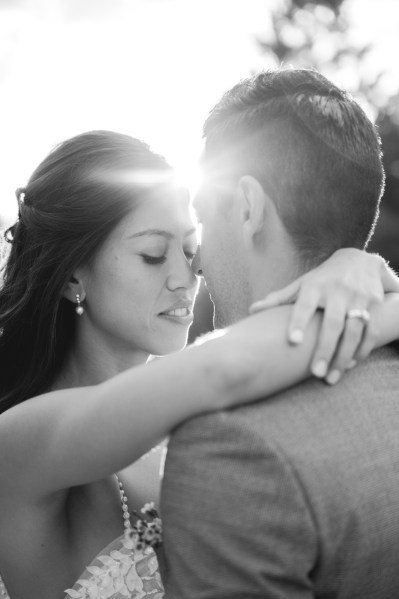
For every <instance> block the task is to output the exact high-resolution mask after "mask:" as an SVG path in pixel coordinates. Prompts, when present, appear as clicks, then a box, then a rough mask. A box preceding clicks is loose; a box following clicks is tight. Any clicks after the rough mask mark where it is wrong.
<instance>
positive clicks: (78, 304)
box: [75, 293, 85, 316]
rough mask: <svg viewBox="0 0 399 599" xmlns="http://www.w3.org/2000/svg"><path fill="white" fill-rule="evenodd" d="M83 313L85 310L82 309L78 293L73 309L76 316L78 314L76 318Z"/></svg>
mask: <svg viewBox="0 0 399 599" xmlns="http://www.w3.org/2000/svg"><path fill="white" fill-rule="evenodd" d="M84 311H85V309H84V308H83V306H82V304H81V301H80V295H79V293H77V294H76V308H75V312H76V314H78V316H82V314H83V312H84Z"/></svg>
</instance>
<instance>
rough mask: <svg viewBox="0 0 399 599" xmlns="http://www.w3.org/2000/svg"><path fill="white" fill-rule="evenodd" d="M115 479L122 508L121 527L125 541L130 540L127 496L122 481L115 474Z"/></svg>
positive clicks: (131, 529) (130, 529)
mask: <svg viewBox="0 0 399 599" xmlns="http://www.w3.org/2000/svg"><path fill="white" fill-rule="evenodd" d="M115 478H116V480H117V483H118V487H119V495H120V498H121V506H122V515H123V526H124V535H125V539H131V537H132V532H133V527H132V524H131V522H130V512H129V505H128V501H127V496H126V493H125V489H124V487H123V484H122V481H121V480H120V478H119V476H118V475H117V474H115Z"/></svg>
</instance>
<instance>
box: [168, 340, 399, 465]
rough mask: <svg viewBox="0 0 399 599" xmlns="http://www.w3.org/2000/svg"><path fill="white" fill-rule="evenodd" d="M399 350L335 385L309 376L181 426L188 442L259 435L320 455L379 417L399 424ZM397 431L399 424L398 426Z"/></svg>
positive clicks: (386, 351) (379, 353)
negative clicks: (293, 383)
mask: <svg viewBox="0 0 399 599" xmlns="http://www.w3.org/2000/svg"><path fill="white" fill-rule="evenodd" d="M398 388H399V351H398V350H397V349H395V348H394V347H392V346H389V347H384V348H382V349H379V350H376V351H375V352H373V353H372V355H371V356H370V357H369V358H368V359H367V360H365V361H363V362H362V363H360V364H359V365H358V366H357V367H356V368H355V369H353V370H351V371H350V372H348V373H346V374H345V376H344V377H343V379H342V380H341V381H340V383H338V384H337V385H335V386H333V387H331V386H328V385H326V384H325V383H324V382H322V381H320V380H318V379H314V378H311V379H308V380H307V381H304V382H303V383H300V384H298V385H295V386H294V387H291V388H290V389H287V390H285V391H282V392H280V393H277V394H275V395H274V396H273V397H269V398H265V399H262V400H260V401H257V402H255V403H252V404H249V405H243V406H241V407H238V408H235V409H232V410H226V411H222V412H217V413H214V414H208V415H205V416H200V417H196V418H194V419H192V420H191V421H189V422H188V423H186V424H184V425H183V426H181V427H179V428H178V429H177V432H176V435H177V437H178V438H179V439H181V440H182V441H185V440H190V442H191V441H194V440H195V439H205V438H208V439H209V438H213V437H216V438H217V437H219V438H221V437H222V436H223V437H224V436H225V435H227V436H229V435H230V436H234V435H237V436H240V437H243V438H244V439H245V437H246V436H247V437H249V436H252V437H257V436H259V438H260V439H262V440H264V441H265V443H268V444H273V443H274V442H275V443H276V444H278V445H283V446H284V448H285V449H286V450H287V451H290V448H291V449H292V452H293V454H297V453H298V447H300V448H302V450H303V451H304V452H307V451H308V450H309V451H312V452H314V453H316V454H317V452H318V451H319V448H325V447H328V446H329V442H331V443H332V444H335V443H337V440H342V441H344V440H347V441H348V442H349V440H350V438H351V437H352V436H353V435H360V436H361V435H362V434H364V431H367V430H368V429H369V428H371V429H373V430H374V429H375V422H374V420H375V415H376V414H378V418H379V421H380V422H381V423H383V424H382V426H383V427H385V428H387V429H391V428H393V427H398V426H399V420H398V419H399V410H398V402H399V398H398V391H397V390H398ZM396 430H397V428H396Z"/></svg>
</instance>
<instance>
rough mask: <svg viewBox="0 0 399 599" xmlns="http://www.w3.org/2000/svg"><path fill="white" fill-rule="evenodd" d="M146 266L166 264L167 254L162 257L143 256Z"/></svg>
mask: <svg viewBox="0 0 399 599" xmlns="http://www.w3.org/2000/svg"><path fill="white" fill-rule="evenodd" d="M141 257H142V258H143V260H144V262H145V264H155V265H157V264H164V263H165V262H166V254H163V255H162V256H150V255H149V254H141Z"/></svg>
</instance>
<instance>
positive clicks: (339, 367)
mask: <svg viewBox="0 0 399 599" xmlns="http://www.w3.org/2000/svg"><path fill="white" fill-rule="evenodd" d="M344 326H345V328H344V331H343V333H342V335H341V339H340V341H339V343H338V347H337V351H336V352H335V356H334V358H333V360H332V362H331V364H330V366H329V370H328V374H327V376H326V382H327V383H329V384H330V385H335V383H337V382H338V381H339V379H340V378H341V376H342V375H343V373H344V372H345V371H346V370H348V369H350V368H352V367H353V366H354V365H355V364H356V361H357V360H356V358H358V356H357V351H358V348H359V346H360V344H361V342H362V338H363V335H364V333H365V326H367V325H366V323H365V322H364V321H362V320H360V319H355V318H347V319H346V322H345V325H344Z"/></svg>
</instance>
